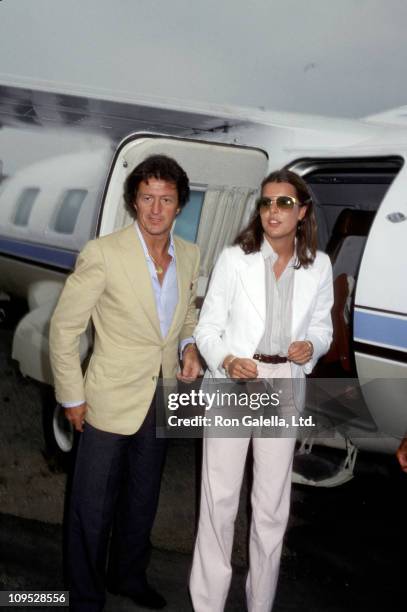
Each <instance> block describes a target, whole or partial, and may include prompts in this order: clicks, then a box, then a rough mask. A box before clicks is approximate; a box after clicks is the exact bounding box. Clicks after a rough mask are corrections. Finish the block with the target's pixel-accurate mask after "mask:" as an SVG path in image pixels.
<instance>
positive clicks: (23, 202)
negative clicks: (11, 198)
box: [13, 187, 40, 227]
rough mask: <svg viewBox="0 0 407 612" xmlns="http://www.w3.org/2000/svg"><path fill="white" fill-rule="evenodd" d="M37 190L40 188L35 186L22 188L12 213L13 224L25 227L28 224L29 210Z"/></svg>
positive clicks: (37, 192)
mask: <svg viewBox="0 0 407 612" xmlns="http://www.w3.org/2000/svg"><path fill="white" fill-rule="evenodd" d="M39 192H40V190H39V189H37V188H36V187H29V188H28V189H24V191H23V192H22V193H21V194H20V196H19V198H18V200H17V205H16V210H15V213H14V219H13V223H14V225H19V226H20V227H25V226H27V225H28V221H29V219H30V215H31V211H32V208H33V206H34V202H35V199H36V197H37V196H38V194H39Z"/></svg>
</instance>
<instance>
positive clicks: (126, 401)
mask: <svg viewBox="0 0 407 612" xmlns="http://www.w3.org/2000/svg"><path fill="white" fill-rule="evenodd" d="M174 245H175V258H176V268H177V279H178V304H177V307H176V310H175V313H174V317H173V320H172V324H171V327H170V330H169V332H168V335H167V337H166V338H163V337H162V335H161V331H160V323H159V319H158V313H157V309H156V305H155V299H154V293H153V288H152V284H151V277H150V273H149V270H148V267H147V262H146V259H145V255H144V251H143V247H142V244H141V242H140V239H139V237H138V235H137V231H136V229H135V227H134V225H131V226H128V227H126V228H125V229H123V230H120V231H118V232H115V233H113V234H110V235H108V236H104V237H102V238H98V239H96V240H92V241H90V242H88V244H87V245H86V246H85V248H84V249H83V251H82V252H81V253H80V255H79V257H78V260H77V264H76V268H75V271H74V272H73V274H71V276H69V277H68V279H67V281H66V284H65V287H64V289H63V291H62V294H61V297H60V299H59V302H58V304H57V307H56V309H55V312H54V315H53V317H52V320H51V329H50V355H51V365H52V369H53V373H54V383H55V391H56V397H57V400H58V401H59V402H61V403H68V402H71V401H72V402H75V401H80V400H82V399H84V398H85V400H86V402H87V404H88V412H87V415H86V421H87V422H89V423H90V424H91V425H93V426H94V427H97V428H98V429H101V430H103V431H109V432H114V433H119V434H132V433H134V432H136V431H137V430H138V429H139V427H140V426H141V424H142V422H143V420H144V417H145V415H146V413H147V411H148V408H149V406H150V404H151V400H152V398H153V395H154V392H155V388H156V384H157V378H158V375H159V371H160V367H162V372H163V377H164V378H173V377H174V376H175V374H176V371H177V367H178V347H179V342H180V341H181V340H183V339H185V338H188V337H189V336H191V335H192V334H193V331H194V328H195V325H196V310H195V297H196V282H197V279H198V273H199V249H198V247H197V246H196V245H194V244H191V243H189V242H186V241H185V240H182V239H180V238H178V237H174ZM90 318H92V321H93V324H94V328H95V340H94V346H93V353H92V356H91V359H90V362H89V366H88V369H87V371H86V374H85V376H84V377H83V374H82V368H81V364H80V356H79V338H80V335H81V334H82V332H83V331H85V329H86V327H87V325H88V322H89V319H90Z"/></svg>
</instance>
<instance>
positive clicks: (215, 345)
mask: <svg viewBox="0 0 407 612" xmlns="http://www.w3.org/2000/svg"><path fill="white" fill-rule="evenodd" d="M332 304H333V284H332V267H331V262H330V260H329V257H328V256H327V255H326V254H325V253H322V252H321V251H318V252H317V255H316V258H315V261H314V263H313V264H312V265H310V266H309V267H308V268H303V267H301V268H299V269H298V270H294V291H293V308H292V325H291V342H294V341H295V340H310V341H311V342H312V344H313V346H314V353H313V356H312V359H311V360H310V361H308V362H307V363H306V364H304V365H302V366H301V365H297V364H295V363H291V374H292V377H293V378H302V377H304V376H305V374H309V373H310V372H311V371H312V369H313V367H314V365H315V364H316V362H317V361H318V359H319V358H320V357H321V355H323V354H324V353H326V352H327V351H328V349H329V346H330V344H331V341H332V319H331V308H332ZM265 317H266V290H265V269H264V258H263V255H262V253H261V252H260V251H259V252H257V253H252V254H250V255H246V254H245V253H244V252H243V250H242V249H241V248H240V246H233V247H228V248H226V249H225V250H224V251H223V252H222V253H221V255H220V256H219V259H218V261H217V263H216V266H215V268H214V271H213V274H212V278H211V282H210V284H209V289H208V292H207V295H206V298H205V301H204V303H203V306H202V310H201V316H200V318H199V323H198V326H197V327H196V329H195V334H194V335H195V338H196V342H197V345H198V348H199V350H200V352H201V354H202V355H203V357H204V359H205V361H206V363H207V365H208V368H209V371H208V372H207V373H206V376H207V377H209V378H222V377H225V376H226V373H225V371H224V369H223V368H222V362H223V360H224V358H225V357H226V356H227V355H229V354H232V355H236V356H237V357H248V358H252V357H253V354H254V353H255V352H256V349H257V347H258V345H259V342H260V340H261V338H262V336H263V333H264V329H265Z"/></svg>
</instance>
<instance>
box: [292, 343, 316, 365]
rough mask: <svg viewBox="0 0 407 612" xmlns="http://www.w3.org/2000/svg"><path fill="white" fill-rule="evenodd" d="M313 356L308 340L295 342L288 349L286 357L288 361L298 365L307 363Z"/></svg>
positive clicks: (312, 349) (312, 348)
mask: <svg viewBox="0 0 407 612" xmlns="http://www.w3.org/2000/svg"><path fill="white" fill-rule="evenodd" d="M313 354H314V347H313V346H312V342H310V341H309V340H296V341H295V342H292V343H291V344H290V346H289V347H288V353H287V357H288V360H289V361H293V362H294V363H297V364H298V365H304V363H307V361H309V360H310V359H311V357H312V355H313Z"/></svg>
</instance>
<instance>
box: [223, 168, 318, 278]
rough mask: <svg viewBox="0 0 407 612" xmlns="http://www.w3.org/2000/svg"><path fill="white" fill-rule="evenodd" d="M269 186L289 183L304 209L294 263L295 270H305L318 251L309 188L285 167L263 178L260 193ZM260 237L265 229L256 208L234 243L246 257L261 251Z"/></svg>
mask: <svg viewBox="0 0 407 612" xmlns="http://www.w3.org/2000/svg"><path fill="white" fill-rule="evenodd" d="M268 183H289V184H290V185H292V186H293V187H294V189H295V190H296V192H297V197H298V199H299V201H300V202H301V204H304V205H306V207H307V208H306V212H305V216H304V218H303V219H302V221H300V222H299V223H298V226H297V234H296V238H297V243H296V256H297V261H296V263H295V268H297V269H298V268H301V266H303V267H304V268H308V266H309V265H310V264H312V263H313V261H314V259H315V255H316V252H317V222H316V219H315V213H314V206H313V202H312V197H311V193H310V191H309V189H308V186H307V184H306V182H305V181H304V180H303V179H302V178H301V177H300V176H298V174H295V172H292V171H291V170H287V169H285V168H283V169H282V170H276V171H275V172H272V173H271V174H269V175H268V176H266V178H265V179H264V180H263V182H262V184H261V188H262V190H263V188H264V186H265V185H267V184H268ZM263 235H264V230H263V226H262V224H261V218H260V211H259V208H258V207H257V208H256V210H255V212H254V213H253V215H252V218H251V219H250V221H249V224H248V225H247V227H246V228H245V229H243V230H242V231H241V232H240V234H239V235H238V236H237V238H236V239H235V241H234V243H233V244H236V245H239V246H240V247H241V248H242V249H243V251H244V252H245V253H246V255H248V254H249V253H256V252H257V251H259V250H260V247H261V244H262V242H263Z"/></svg>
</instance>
